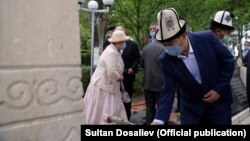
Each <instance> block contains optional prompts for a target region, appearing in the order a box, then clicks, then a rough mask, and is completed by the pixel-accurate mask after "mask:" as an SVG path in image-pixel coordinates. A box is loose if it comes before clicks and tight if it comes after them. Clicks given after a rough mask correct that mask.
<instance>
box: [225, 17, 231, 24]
mask: <svg viewBox="0 0 250 141" xmlns="http://www.w3.org/2000/svg"><path fill="white" fill-rule="evenodd" d="M231 19H232V18H231V17H230V15H227V16H226V17H225V20H226V22H227V23H229V22H230V21H231Z"/></svg>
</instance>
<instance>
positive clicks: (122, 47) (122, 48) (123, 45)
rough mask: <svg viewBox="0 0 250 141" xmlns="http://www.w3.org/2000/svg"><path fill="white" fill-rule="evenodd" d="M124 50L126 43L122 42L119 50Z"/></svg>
mask: <svg viewBox="0 0 250 141" xmlns="http://www.w3.org/2000/svg"><path fill="white" fill-rule="evenodd" d="M125 48H126V42H123V43H122V46H121V49H120V50H124V49H125Z"/></svg>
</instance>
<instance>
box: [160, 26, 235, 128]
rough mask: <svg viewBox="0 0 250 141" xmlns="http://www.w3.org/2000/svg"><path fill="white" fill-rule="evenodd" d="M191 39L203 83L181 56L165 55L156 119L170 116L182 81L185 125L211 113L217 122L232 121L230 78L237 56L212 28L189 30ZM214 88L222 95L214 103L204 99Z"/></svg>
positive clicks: (182, 109)
mask: <svg viewBox="0 0 250 141" xmlns="http://www.w3.org/2000/svg"><path fill="white" fill-rule="evenodd" d="M188 38H189V41H190V43H191V45H192V48H193V51H194V55H195V58H196V60H197V63H198V67H199V70H200V76H201V81H202V83H201V84H199V83H198V82H197V81H196V80H195V78H194V77H193V76H192V74H191V73H190V72H189V70H188V69H187V67H186V66H185V64H184V62H183V61H182V60H181V59H179V58H177V57H174V56H170V55H168V54H167V53H163V54H161V56H160V60H161V65H162V69H163V72H164V78H165V80H164V86H163V89H162V94H161V96H160V103H159V106H158V108H157V112H156V116H155V119H159V120H162V121H167V120H168V119H169V116H170V113H171V110H172V105H173V101H174V96H175V92H176V85H177V84H178V86H179V90H180V101H181V106H180V108H181V109H180V110H181V124H198V123H199V121H200V118H201V117H202V116H204V115H206V116H209V117H210V118H211V119H212V120H213V121H214V123H218V124H223V123H226V124H227V123H228V122H231V116H230V115H231V104H232V94H231V88H230V80H231V78H232V75H233V71H234V58H233V56H232V54H231V53H230V52H229V51H228V49H227V47H226V46H224V45H223V44H222V43H221V42H220V41H219V40H218V39H217V38H216V37H215V36H214V34H213V33H212V31H210V30H207V31H200V32H193V33H189V34H188ZM210 90H214V91H216V92H218V93H219V94H220V95H221V97H220V99H219V100H218V101H216V102H215V103H213V104H207V103H205V102H204V101H203V100H202V98H203V95H205V94H206V93H207V92H208V91H210ZM227 115H229V116H230V117H228V116H227ZM225 116H226V117H225ZM227 119H228V120H230V121H228V120H227Z"/></svg>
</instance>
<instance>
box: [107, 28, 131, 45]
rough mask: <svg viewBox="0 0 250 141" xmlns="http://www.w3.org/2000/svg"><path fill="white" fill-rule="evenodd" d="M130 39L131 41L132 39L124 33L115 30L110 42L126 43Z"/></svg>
mask: <svg viewBox="0 0 250 141" xmlns="http://www.w3.org/2000/svg"><path fill="white" fill-rule="evenodd" d="M128 39H130V37H129V36H126V34H125V32H124V31H121V30H115V31H114V32H113V33H112V36H111V38H109V39H108V41H109V42H111V43H116V42H124V41H127V40H128Z"/></svg>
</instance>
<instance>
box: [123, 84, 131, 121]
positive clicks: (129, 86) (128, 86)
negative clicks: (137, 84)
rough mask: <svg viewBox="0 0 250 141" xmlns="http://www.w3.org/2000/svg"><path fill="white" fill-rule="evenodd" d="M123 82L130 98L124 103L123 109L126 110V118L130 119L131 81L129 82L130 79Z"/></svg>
mask: <svg viewBox="0 0 250 141" xmlns="http://www.w3.org/2000/svg"><path fill="white" fill-rule="evenodd" d="M123 84H124V88H125V90H126V91H127V92H128V94H129V96H130V98H131V101H130V102H129V103H124V102H123V104H124V107H125V110H126V113H127V117H128V120H129V119H130V116H131V104H132V93H133V82H130V81H123Z"/></svg>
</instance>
